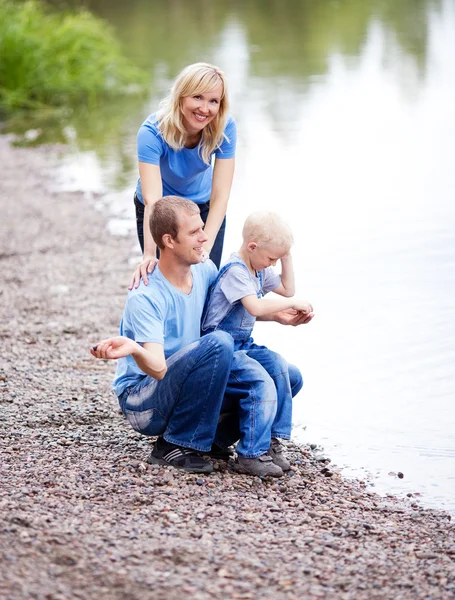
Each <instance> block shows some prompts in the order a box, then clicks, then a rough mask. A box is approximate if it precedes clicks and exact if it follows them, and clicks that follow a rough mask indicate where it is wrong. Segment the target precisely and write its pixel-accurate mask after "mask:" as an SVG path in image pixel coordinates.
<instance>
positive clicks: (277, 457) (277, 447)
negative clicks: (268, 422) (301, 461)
mask: <svg viewBox="0 0 455 600" xmlns="http://www.w3.org/2000/svg"><path fill="white" fill-rule="evenodd" d="M267 454H268V455H269V456H270V457H271V458H272V460H273V462H274V463H275V464H276V465H278V466H279V467H281V470H282V471H290V470H291V465H290V464H289V461H288V460H287V459H286V458H285V457H284V454H283V446H282V445H281V444H280V442H279V441H278V440H277V439H275V438H272V442H271V444H270V448H269V449H268V451H267Z"/></svg>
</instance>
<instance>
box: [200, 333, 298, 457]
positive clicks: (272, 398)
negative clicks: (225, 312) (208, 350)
mask: <svg viewBox="0 0 455 600" xmlns="http://www.w3.org/2000/svg"><path fill="white" fill-rule="evenodd" d="M209 335H212V334H209ZM202 339H204V338H202ZM302 386H303V379H302V376H301V374H300V371H299V369H298V368H297V367H295V366H294V365H291V364H288V363H287V362H286V360H284V358H283V357H282V356H280V355H279V354H277V353H276V352H273V351H272V350H269V349H268V348H266V347H265V346H259V345H257V344H255V343H254V342H253V340H252V338H250V340H249V341H248V342H245V343H244V344H243V349H242V350H238V351H236V352H234V358H233V361H232V367H231V373H230V376H229V380H228V383H227V386H226V394H225V398H224V401H223V404H222V407H221V417H220V424H219V426H218V429H217V433H216V436H215V441H216V442H217V443H218V444H220V445H221V446H229V445H230V444H232V443H233V442H235V441H236V440H237V439H239V438H240V442H239V443H238V445H237V453H238V454H239V456H243V457H246V458H256V457H258V456H261V455H262V454H265V453H266V452H267V450H268V449H269V447H270V440H271V438H272V437H274V438H283V439H290V437H291V425H292V398H293V397H294V396H295V395H296V394H297V393H298V392H299V391H300V390H301V389H302ZM239 426H240V430H239V429H238V427H239Z"/></svg>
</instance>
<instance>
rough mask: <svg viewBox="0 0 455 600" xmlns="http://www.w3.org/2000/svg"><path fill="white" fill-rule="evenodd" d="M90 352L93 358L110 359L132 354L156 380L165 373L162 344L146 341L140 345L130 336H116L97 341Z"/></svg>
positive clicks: (140, 365)
mask: <svg viewBox="0 0 455 600" xmlns="http://www.w3.org/2000/svg"><path fill="white" fill-rule="evenodd" d="M90 353H91V354H92V356H94V357H95V358H104V359H111V360H115V359H118V358H125V357H126V356H132V357H133V358H134V360H135V361H136V364H137V366H138V367H139V368H140V369H141V371H143V372H144V373H145V374H146V375H150V377H153V378H154V379H158V380H159V379H163V377H164V376H165V375H166V371H167V366H166V359H165V357H164V347H163V345H162V344H157V343H155V342H146V343H144V345H143V346H141V345H140V344H138V343H137V342H135V341H134V340H131V339H130V338H127V337H124V336H117V337H113V338H109V339H107V340H103V341H102V342H98V344H96V346H92V347H91V348H90Z"/></svg>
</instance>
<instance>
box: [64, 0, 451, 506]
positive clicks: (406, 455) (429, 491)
mask: <svg viewBox="0 0 455 600" xmlns="http://www.w3.org/2000/svg"><path fill="white" fill-rule="evenodd" d="M87 4H88V5H89V7H91V8H92V9H93V10H94V11H95V12H97V13H98V14H100V15H101V16H103V17H105V18H106V19H107V20H109V21H110V22H111V23H112V24H113V26H114V27H116V28H117V31H118V34H119V36H120V37H121V38H122V39H123V41H124V43H125V44H126V46H127V51H128V52H129V54H130V56H131V57H132V58H133V59H135V60H136V61H137V62H139V63H140V64H141V65H142V66H143V67H144V68H147V69H148V70H149V72H150V81H151V84H150V98H149V99H148V101H147V103H146V105H145V106H144V105H143V104H141V103H139V102H137V101H136V103H135V101H130V104H129V105H128V106H126V105H119V106H118V107H115V106H114V107H113V106H109V107H100V110H98V112H96V111H92V112H91V114H90V115H89V116H87V115H80V116H79V118H75V119H73V120H72V121H71V122H69V123H67V124H66V129H65V130H64V132H63V133H64V135H65V136H66V138H67V139H69V140H70V143H71V144H72V145H73V148H74V154H73V156H72V157H71V158H70V160H68V161H67V163H66V164H65V165H64V167H63V168H62V172H61V174H60V176H61V177H62V178H63V180H64V181H65V185H67V186H70V187H71V186H73V187H75V188H78V189H80V188H81V187H82V188H83V189H86V190H87V191H88V192H99V193H102V194H105V195H104V196H103V198H102V200H101V201H98V202H101V203H102V204H101V205H102V206H104V210H109V211H110V212H111V215H112V219H111V223H110V228H111V230H112V231H115V232H120V233H121V232H122V231H125V229H126V230H127V229H128V228H134V221H133V210H132V199H131V196H132V191H133V188H134V182H135V178H136V165H135V134H136V131H137V128H138V126H139V125H140V123H141V122H142V120H143V118H144V117H145V116H146V115H147V114H148V113H149V112H152V111H153V110H155V109H156V107H157V103H158V100H159V98H161V97H162V96H163V94H164V93H165V91H166V89H167V87H168V86H169V84H170V82H171V80H172V78H173V77H174V75H175V74H176V73H177V72H178V71H179V70H180V69H181V68H182V67H183V66H184V65H185V64H188V63H190V62H194V61H196V60H209V61H212V62H215V63H216V64H218V65H220V66H221V67H222V68H223V69H224V70H225V71H226V73H227V76H228V78H229V82H230V88H231V89H230V91H231V98H232V113H233V115H234V116H235V118H236V121H237V124H238V130H239V146H238V154H237V170H236V176H235V183H234V186H233V191H232V195H231V200H230V206H229V227H228V233H227V239H226V244H225V248H226V251H227V252H230V251H231V250H233V249H236V248H237V247H238V246H239V243H240V241H239V240H240V231H241V226H242V222H243V219H244V217H245V216H246V215H247V214H248V213H249V212H251V211H253V210H256V209H259V208H265V209H272V210H280V211H281V212H282V213H283V214H285V215H286V216H287V217H288V219H289V220H290V222H291V223H292V225H293V229H294V233H295V237H296V244H295V249H294V257H295V265H296V279H297V288H298V290H299V295H301V296H304V297H305V298H308V299H309V300H311V302H312V303H313V305H314V307H315V311H316V317H315V319H314V321H313V322H312V323H311V324H310V325H308V326H305V327H301V328H297V329H290V328H283V327H280V326H278V325H275V324H262V325H258V328H257V334H256V339H257V341H262V342H265V343H267V344H268V345H269V346H271V347H273V348H274V349H277V350H278V351H280V352H282V353H283V354H284V355H285V356H286V357H287V358H288V359H289V360H291V361H292V362H295V363H296V364H298V365H299V366H300V367H301V369H302V371H303V373H304V377H305V382H306V385H305V390H304V393H302V394H301V395H300V396H299V397H298V398H297V399H296V406H295V429H294V435H295V438H296V439H299V440H302V441H308V442H314V443H318V444H322V445H323V446H324V447H325V452H326V453H327V454H328V455H330V456H331V457H332V460H333V462H334V463H336V464H337V465H338V466H343V467H344V472H345V473H346V474H348V475H354V476H361V477H362V478H366V477H370V478H372V482H373V483H374V485H375V489H377V490H379V491H381V492H384V493H386V492H395V493H399V494H405V493H409V492H411V493H418V494H420V496H417V497H418V498H419V501H420V502H421V503H423V504H424V505H427V506H435V507H441V508H445V509H447V510H450V511H451V512H455V476H454V474H453V473H454V472H453V470H452V468H453V467H452V465H453V464H454V458H455V434H454V431H455V410H454V408H453V406H452V405H453V399H454V397H455V377H454V376H455V366H454V365H455V344H454V340H455V203H454V202H453V200H454V195H455V194H454V192H455V169H454V168H453V157H454V155H455V116H454V114H455V113H454V110H453V107H454V106H455V3H454V2H453V1H451V0H441V1H439V0H400V2H399V3H397V2H393V0H389V1H386V0H338V1H335V2H333V1H323V0H314V1H301V2H299V1H282V0H280V1H279V2H278V1H272V0H270V1H268V2H263V0H246V1H245V2H235V1H231V2H228V1H217V2H205V1H202V0H201V1H199V2H194V1H193V0H174V1H172V2H163V1H158V0H156V1H149V0H147V1H146V0H142V1H141V0H130V2H128V3H123V2H113V1H112V0H110V1H109V2H107V0H105V1H95V0H93V1H89V2H87ZM103 203H104V204H103ZM136 252H137V248H136ZM398 471H401V472H403V473H404V478H403V479H398V478H397V476H396V475H395V474H396V473H397V472H398ZM389 473H392V474H389Z"/></svg>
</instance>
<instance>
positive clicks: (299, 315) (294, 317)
mask: <svg viewBox="0 0 455 600" xmlns="http://www.w3.org/2000/svg"><path fill="white" fill-rule="evenodd" d="M274 317H275V321H276V322H277V323H280V324H281V325H291V326H292V327H297V326H298V325H306V323H309V322H310V321H311V319H312V318H313V317H314V314H313V312H310V313H309V314H308V313H306V312H303V311H301V310H294V309H293V308H288V309H287V310H280V312H277V313H275V315H274Z"/></svg>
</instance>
